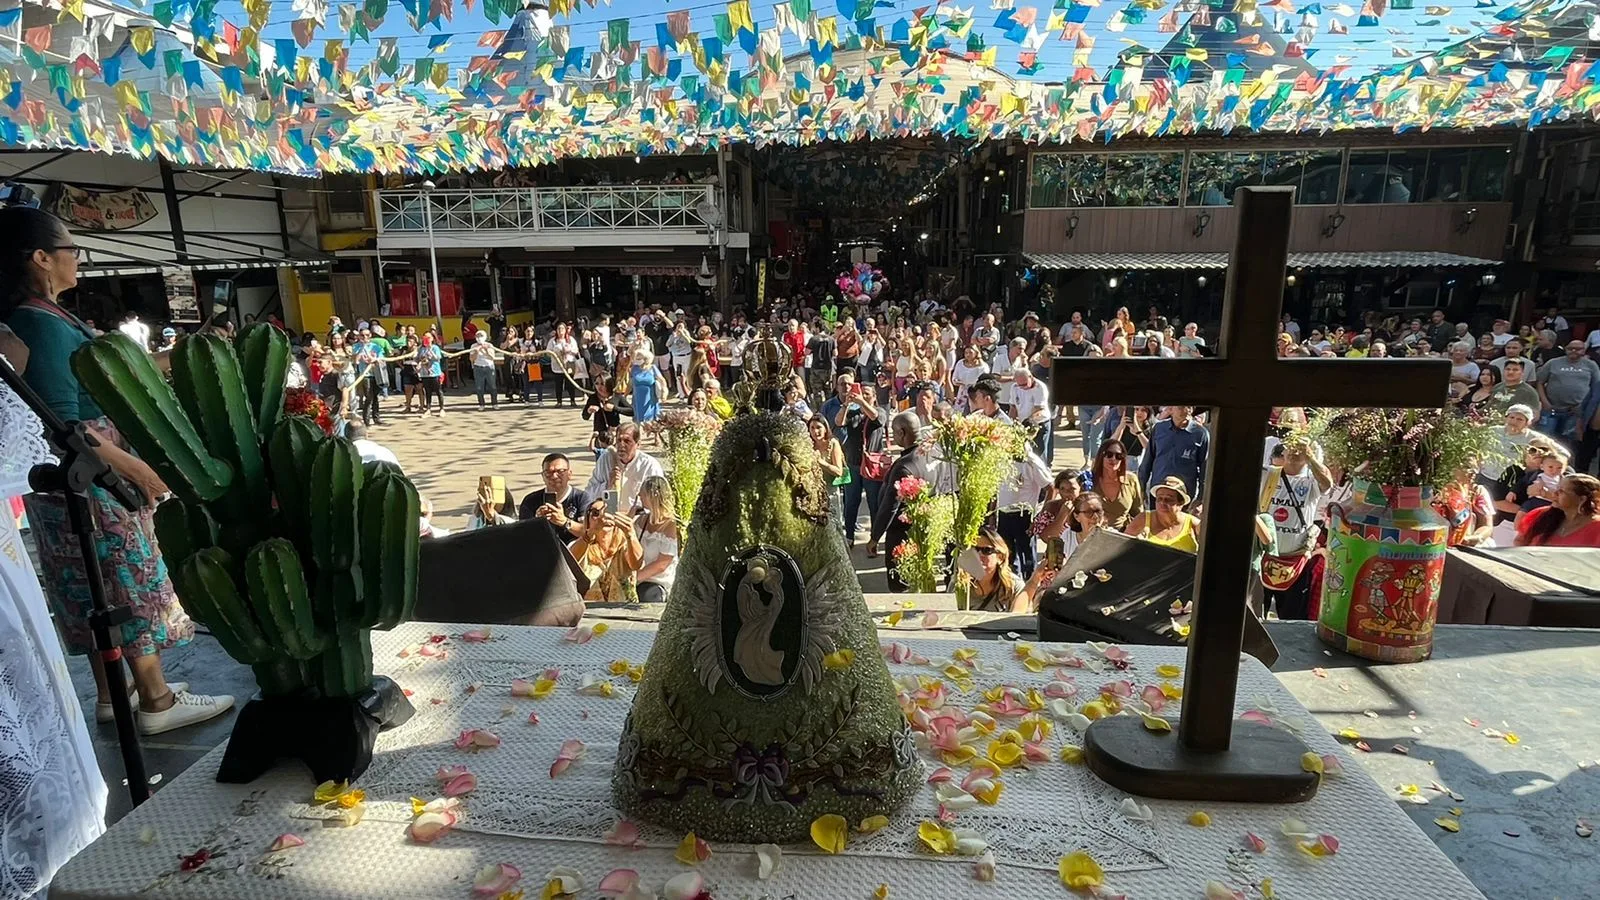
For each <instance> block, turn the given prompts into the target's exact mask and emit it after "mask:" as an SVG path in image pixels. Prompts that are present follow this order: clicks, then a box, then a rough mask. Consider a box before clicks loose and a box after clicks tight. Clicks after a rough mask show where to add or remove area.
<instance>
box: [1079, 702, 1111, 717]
mask: <svg viewBox="0 0 1600 900" xmlns="http://www.w3.org/2000/svg"><path fill="white" fill-rule="evenodd" d="M1078 712H1080V713H1082V714H1083V717H1084V718H1086V719H1088V720H1089V721H1091V722H1093V721H1094V720H1096V719H1104V718H1105V717H1106V716H1109V715H1111V708H1110V707H1108V706H1106V704H1105V701H1103V700H1090V701H1089V702H1088V703H1085V704H1084V705H1083V706H1081V707H1079V709H1078Z"/></svg>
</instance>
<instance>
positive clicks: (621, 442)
mask: <svg viewBox="0 0 1600 900" xmlns="http://www.w3.org/2000/svg"><path fill="white" fill-rule="evenodd" d="M665 474H666V471H665V470H664V469H662V468H661V463H660V462H658V461H657V460H656V458H655V457H653V456H651V455H650V454H648V453H645V452H644V451H643V450H640V449H639V426H638V425H637V424H636V423H633V422H629V423H628V424H626V425H623V426H622V427H620V428H618V429H617V443H616V446H614V447H608V448H606V449H604V450H602V451H600V458H599V459H597V460H595V463H594V474H593V475H592V476H590V478H589V483H588V485H586V486H585V487H584V489H583V492H584V494H585V495H586V496H588V497H589V498H590V499H591V500H597V499H600V498H602V497H604V496H605V494H606V491H616V492H617V510H618V512H619V513H624V514H631V513H633V512H635V511H636V510H637V509H638V506H639V488H640V487H642V486H643V485H644V480H645V479H646V478H649V477H650V476H652V475H665Z"/></svg>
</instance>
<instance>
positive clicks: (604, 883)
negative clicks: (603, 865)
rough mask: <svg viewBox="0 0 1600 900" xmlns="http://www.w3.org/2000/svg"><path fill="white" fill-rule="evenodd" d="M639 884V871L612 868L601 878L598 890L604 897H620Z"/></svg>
mask: <svg viewBox="0 0 1600 900" xmlns="http://www.w3.org/2000/svg"><path fill="white" fill-rule="evenodd" d="M638 886H639V873H638V872H636V871H634V870H633V869H612V870H611V871H609V872H607V873H606V874H605V875H604V876H603V877H602V878H601V879H600V884H599V886H598V890H599V891H600V896H602V897H620V896H624V895H626V894H628V893H629V892H631V891H633V890H634V889H635V888H637V887H638Z"/></svg>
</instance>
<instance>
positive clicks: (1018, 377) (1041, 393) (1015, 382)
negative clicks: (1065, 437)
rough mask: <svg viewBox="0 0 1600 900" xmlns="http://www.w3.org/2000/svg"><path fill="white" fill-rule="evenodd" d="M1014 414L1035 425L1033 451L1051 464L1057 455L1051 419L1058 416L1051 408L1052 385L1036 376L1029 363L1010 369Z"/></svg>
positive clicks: (1016, 417)
mask: <svg viewBox="0 0 1600 900" xmlns="http://www.w3.org/2000/svg"><path fill="white" fill-rule="evenodd" d="M1011 417H1012V418H1013V419H1016V420H1017V421H1018V422H1021V423H1022V424H1024V425H1026V426H1028V427H1030V428H1033V429H1035V430H1034V434H1033V452H1035V453H1037V454H1039V456H1040V457H1042V458H1043V459H1044V461H1045V463H1046V464H1047V465H1048V464H1050V463H1051V461H1052V457H1054V456H1055V441H1054V440H1052V439H1051V438H1052V436H1053V429H1052V428H1051V422H1052V420H1053V419H1054V418H1055V416H1054V415H1053V414H1052V413H1051V411H1050V388H1048V387H1047V386H1046V385H1045V383H1044V382H1043V381H1040V380H1039V379H1038V378H1035V377H1034V375H1033V370H1032V369H1029V368H1028V367H1027V366H1017V367H1016V368H1014V369H1012V370H1011Z"/></svg>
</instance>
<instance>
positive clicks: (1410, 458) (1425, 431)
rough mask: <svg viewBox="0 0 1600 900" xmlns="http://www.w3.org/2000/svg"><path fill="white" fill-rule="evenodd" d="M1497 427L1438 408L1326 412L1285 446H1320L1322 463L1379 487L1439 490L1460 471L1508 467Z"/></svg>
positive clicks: (1296, 434) (1300, 430) (1315, 418)
mask: <svg viewBox="0 0 1600 900" xmlns="http://www.w3.org/2000/svg"><path fill="white" fill-rule="evenodd" d="M1500 435H1501V430H1500V429H1499V428H1496V427H1493V426H1490V425H1486V424H1484V423H1483V422H1481V421H1478V420H1477V419H1474V418H1468V417H1463V416H1460V415H1457V414H1456V413H1455V411H1453V410H1439V409H1376V408H1371V407H1367V408H1362V409H1324V410H1321V411H1319V412H1318V413H1317V414H1316V415H1315V416H1313V417H1312V419H1311V422H1310V424H1309V425H1307V426H1306V427H1304V428H1302V429H1299V430H1298V431H1297V432H1295V433H1294V434H1291V435H1290V436H1289V437H1288V438H1287V439H1286V442H1294V441H1297V440H1300V441H1309V442H1313V443H1316V444H1318V445H1320V446H1321V447H1322V452H1323V460H1324V462H1326V463H1327V464H1328V465H1330V466H1338V467H1339V468H1341V469H1343V470H1344V471H1345V472H1347V473H1350V474H1352V475H1356V476H1359V477H1361V478H1365V479H1366V480H1368V481H1372V482H1376V483H1378V484H1392V485H1398V486H1401V487H1422V486H1429V487H1433V488H1436V489H1437V488H1443V487H1444V486H1445V485H1446V484H1448V483H1450V481H1452V480H1453V479H1454V477H1455V473H1456V472H1458V471H1468V472H1476V471H1477V470H1478V469H1479V468H1480V467H1482V466H1484V465H1486V464H1490V463H1499V464H1511V463H1513V462H1516V460H1512V459H1508V458H1507V457H1506V456H1505V452H1504V450H1503V449H1502V441H1501V439H1500Z"/></svg>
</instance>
